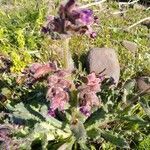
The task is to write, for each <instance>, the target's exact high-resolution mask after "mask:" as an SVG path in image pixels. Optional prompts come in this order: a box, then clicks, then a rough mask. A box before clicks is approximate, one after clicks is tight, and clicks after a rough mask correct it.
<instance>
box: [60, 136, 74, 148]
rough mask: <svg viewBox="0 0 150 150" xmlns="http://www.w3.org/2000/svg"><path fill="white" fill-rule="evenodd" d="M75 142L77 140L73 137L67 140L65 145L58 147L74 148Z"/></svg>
mask: <svg viewBox="0 0 150 150" xmlns="http://www.w3.org/2000/svg"><path fill="white" fill-rule="evenodd" d="M74 142H75V139H74V138H73V137H72V138H71V139H69V141H68V142H66V143H64V144H63V145H61V146H60V147H59V148H58V150H72V147H73V144H74Z"/></svg>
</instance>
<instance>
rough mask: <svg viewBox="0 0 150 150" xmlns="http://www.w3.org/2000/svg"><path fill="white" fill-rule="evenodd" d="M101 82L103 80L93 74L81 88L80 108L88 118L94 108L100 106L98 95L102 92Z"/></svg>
mask: <svg viewBox="0 0 150 150" xmlns="http://www.w3.org/2000/svg"><path fill="white" fill-rule="evenodd" d="M101 82H102V80H101V78H97V77H96V75H95V73H94V72H93V73H91V74H89V75H88V76H87V82H86V83H85V84H84V85H82V86H80V87H79V107H80V111H81V112H82V113H83V114H84V115H86V116H90V114H91V110H92V108H93V107H94V106H97V107H99V106H100V100H99V98H98V97H97V95H96V93H97V92H100V90H101V89H100V86H101Z"/></svg>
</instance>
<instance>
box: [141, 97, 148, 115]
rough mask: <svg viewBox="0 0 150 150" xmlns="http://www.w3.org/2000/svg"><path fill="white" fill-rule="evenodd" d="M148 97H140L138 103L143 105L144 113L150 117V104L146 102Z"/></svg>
mask: <svg viewBox="0 0 150 150" xmlns="http://www.w3.org/2000/svg"><path fill="white" fill-rule="evenodd" d="M148 102H149V101H148V99H147V100H146V99H144V98H143V99H142V100H141V101H140V104H141V106H142V107H143V109H144V111H145V113H146V114H147V115H148V116H149V118H150V106H149V104H148Z"/></svg>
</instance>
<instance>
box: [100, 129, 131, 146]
mask: <svg viewBox="0 0 150 150" xmlns="http://www.w3.org/2000/svg"><path fill="white" fill-rule="evenodd" d="M101 134H102V137H103V138H104V139H105V140H107V141H109V142H111V143H112V144H114V145H116V146H118V147H121V148H129V145H128V143H127V141H126V140H125V139H124V138H122V137H119V136H115V135H114V134H113V133H112V132H109V131H101Z"/></svg>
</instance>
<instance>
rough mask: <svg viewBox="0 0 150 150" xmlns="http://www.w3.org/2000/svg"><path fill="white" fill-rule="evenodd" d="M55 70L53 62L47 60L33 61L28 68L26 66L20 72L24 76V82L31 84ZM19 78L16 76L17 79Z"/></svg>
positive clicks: (55, 66)
mask: <svg viewBox="0 0 150 150" xmlns="http://www.w3.org/2000/svg"><path fill="white" fill-rule="evenodd" d="M56 70H57V65H56V64H55V63H51V62H48V63H46V64H40V63H34V64H32V65H31V66H30V67H29V68H26V69H25V70H24V71H23V72H22V73H23V76H25V77H26V79H25V83H26V84H27V85H32V84H33V83H35V82H36V81H38V80H39V79H41V78H42V77H45V76H46V75H47V74H49V73H51V72H54V71H56ZM21 78H22V77H21ZM19 80H20V78H18V81H19Z"/></svg>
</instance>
